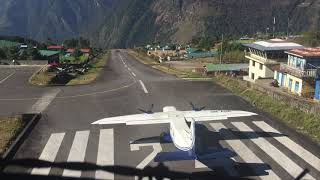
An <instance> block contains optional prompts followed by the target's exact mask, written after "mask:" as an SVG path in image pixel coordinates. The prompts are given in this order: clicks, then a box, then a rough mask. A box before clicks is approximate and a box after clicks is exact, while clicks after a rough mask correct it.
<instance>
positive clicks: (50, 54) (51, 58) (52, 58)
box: [39, 50, 60, 64]
mask: <svg viewBox="0 0 320 180" xmlns="http://www.w3.org/2000/svg"><path fill="white" fill-rule="evenodd" d="M39 53H40V54H41V56H44V57H46V60H48V64H52V63H59V54H60V51H50V50H39Z"/></svg>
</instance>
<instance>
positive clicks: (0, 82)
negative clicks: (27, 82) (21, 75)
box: [0, 72, 15, 84]
mask: <svg viewBox="0 0 320 180" xmlns="http://www.w3.org/2000/svg"><path fill="white" fill-rule="evenodd" d="M14 74H15V72H13V73H11V74H9V76H7V77H5V78H3V79H2V80H1V81H0V84H2V83H3V82H5V81H6V80H7V79H9V78H10V77H11V76H13V75H14Z"/></svg>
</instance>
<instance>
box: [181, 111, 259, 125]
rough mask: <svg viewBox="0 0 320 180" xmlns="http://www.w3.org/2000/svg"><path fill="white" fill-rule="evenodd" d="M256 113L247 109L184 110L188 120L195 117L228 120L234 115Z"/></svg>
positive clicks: (196, 118) (242, 115)
mask: <svg viewBox="0 0 320 180" xmlns="http://www.w3.org/2000/svg"><path fill="white" fill-rule="evenodd" d="M254 115H257V114H256V113H252V112H247V111H226V110H225V111H219V110H203V111H184V116H185V118H186V119H187V121H189V122H190V121H191V119H194V120H195V121H213V120H226V119H228V118H232V117H246V116H254Z"/></svg>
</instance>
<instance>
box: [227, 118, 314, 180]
mask: <svg viewBox="0 0 320 180" xmlns="http://www.w3.org/2000/svg"><path fill="white" fill-rule="evenodd" d="M232 124H233V125H234V126H235V127H236V128H238V129H239V130H240V131H247V132H250V133H252V134H251V135H247V136H248V137H249V138H251V137H252V139H251V141H252V142H253V143H254V144H256V145H257V146H258V147H259V148H260V149H261V150H263V151H264V152H265V153H267V154H268V155H269V156H270V157H271V158H272V159H273V160H274V161H275V162H277V163H278V164H279V165H280V166H281V167H282V168H283V169H285V170H286V171H287V172H288V173H289V174H290V175H291V176H292V177H294V178H295V177H297V176H298V175H299V174H300V173H301V172H302V171H303V169H302V168H301V167H300V166H298V165H297V164H296V163H295V162H293V161H292V160H291V159H290V158H288V157H287V156H286V155H285V154H284V153H282V152H281V151H280V150H279V149H277V148H276V147H274V146H273V145H272V144H271V143H269V141H267V140H266V139H265V138H262V137H258V135H257V134H255V133H254V131H253V130H252V129H251V128H250V127H249V126H247V125H246V124H244V123H243V122H232ZM255 137H258V138H255ZM305 179H314V178H313V177H312V176H310V174H307V175H306V176H305Z"/></svg>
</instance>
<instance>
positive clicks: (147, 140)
mask: <svg viewBox="0 0 320 180" xmlns="http://www.w3.org/2000/svg"><path fill="white" fill-rule="evenodd" d="M159 142H160V137H159V136H155V137H147V138H141V139H137V140H134V141H130V144H148V143H159Z"/></svg>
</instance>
